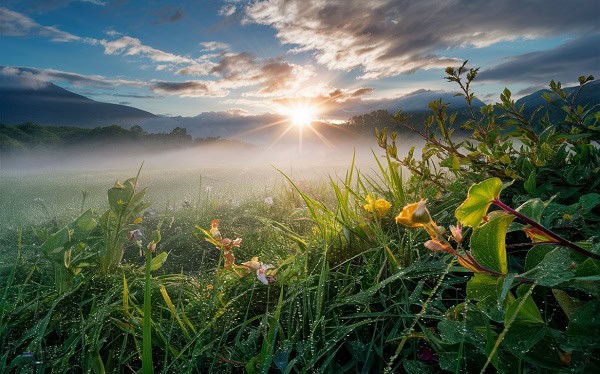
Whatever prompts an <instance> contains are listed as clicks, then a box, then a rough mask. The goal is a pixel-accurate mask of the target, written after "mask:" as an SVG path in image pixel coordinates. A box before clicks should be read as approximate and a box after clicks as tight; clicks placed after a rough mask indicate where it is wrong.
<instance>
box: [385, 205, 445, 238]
mask: <svg viewBox="0 0 600 374" xmlns="http://www.w3.org/2000/svg"><path fill="white" fill-rule="evenodd" d="M396 223H399V224H401V225H404V226H407V227H423V228H425V230H427V232H428V233H429V235H430V236H431V239H433V240H436V239H437V238H438V235H443V234H444V232H445V230H443V229H442V228H440V227H438V225H436V224H435V222H433V219H431V214H429V211H428V210H427V206H426V205H425V200H424V199H421V201H419V202H418V203H413V204H409V205H407V206H405V207H404V208H403V209H402V212H400V214H399V215H398V216H396Z"/></svg>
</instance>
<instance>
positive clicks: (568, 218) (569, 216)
mask: <svg viewBox="0 0 600 374" xmlns="http://www.w3.org/2000/svg"><path fill="white" fill-rule="evenodd" d="M563 219H564V220H566V221H570V220H572V219H573V216H572V215H571V214H569V213H565V214H563Z"/></svg>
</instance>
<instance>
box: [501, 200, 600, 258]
mask: <svg viewBox="0 0 600 374" xmlns="http://www.w3.org/2000/svg"><path fill="white" fill-rule="evenodd" d="M492 203H494V204H495V205H497V206H498V207H499V208H501V209H502V210H504V211H506V212H508V213H510V214H512V215H513V216H515V217H517V218H518V219H520V220H521V221H523V222H525V223H527V224H528V225H529V226H531V227H534V228H536V229H538V230H540V231H541V232H543V233H544V234H546V235H547V236H548V237H549V238H551V239H553V240H554V242H555V243H556V244H558V245H562V246H563V247H567V248H569V249H571V250H573V251H575V252H577V253H579V254H581V255H584V256H586V257H591V258H593V259H596V260H600V254H597V253H593V252H590V251H588V250H585V249H583V248H581V247H580V246H578V245H577V244H575V243H573V242H570V241H568V240H567V239H565V238H563V237H562V236H560V235H558V234H556V233H554V232H552V231H550V230H548V229H547V228H545V227H544V226H542V225H540V224H539V223H537V222H536V221H534V220H533V219H531V218H529V217H527V216H526V215H524V214H522V213H520V212H518V211H516V210H514V209H513V208H511V207H509V206H508V205H506V204H504V203H503V202H502V201H500V199H498V198H495V199H494V200H492ZM533 244H535V243H533Z"/></svg>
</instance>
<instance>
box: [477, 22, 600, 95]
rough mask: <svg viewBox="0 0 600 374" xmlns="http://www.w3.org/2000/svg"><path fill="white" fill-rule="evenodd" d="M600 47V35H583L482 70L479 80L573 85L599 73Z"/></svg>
mask: <svg viewBox="0 0 600 374" xmlns="http://www.w3.org/2000/svg"><path fill="white" fill-rule="evenodd" d="M599 23H600V22H599ZM599 46H600V33H599V34H595V35H588V36H583V37H580V38H577V39H574V40H570V41H568V42H566V43H564V44H562V45H560V46H558V47H556V48H554V49H550V50H547V51H539V52H531V53H525V54H522V55H518V56H514V57H511V58H509V59H508V60H507V61H506V62H503V63H501V64H499V65H496V66H494V67H491V68H489V69H486V70H484V71H482V72H481V73H480V75H479V79H480V80H489V81H502V82H529V83H547V82H549V81H550V80H551V79H554V80H562V81H563V82H574V81H577V77H579V76H580V75H584V74H585V75H587V74H594V75H597V74H598V73H600V49H599V48H600V47H599ZM538 86H539V85H538Z"/></svg>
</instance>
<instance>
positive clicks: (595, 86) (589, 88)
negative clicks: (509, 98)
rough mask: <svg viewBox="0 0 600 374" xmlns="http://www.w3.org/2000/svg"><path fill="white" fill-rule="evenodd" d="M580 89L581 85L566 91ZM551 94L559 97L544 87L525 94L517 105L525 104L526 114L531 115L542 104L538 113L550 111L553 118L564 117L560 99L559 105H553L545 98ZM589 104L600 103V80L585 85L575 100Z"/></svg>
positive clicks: (542, 113)
mask: <svg viewBox="0 0 600 374" xmlns="http://www.w3.org/2000/svg"><path fill="white" fill-rule="evenodd" d="M578 89H579V86H576V87H567V88H564V90H565V92H566V93H567V94H568V95H570V94H573V93H574V92H575V91H576V90H578ZM545 93H546V94H548V95H550V97H551V98H553V99H554V98H558V97H557V96H556V95H555V94H554V93H552V91H550V90H549V89H543V90H539V91H535V92H534V93H532V94H529V95H527V96H523V97H522V98H520V99H519V100H517V101H516V103H515V104H516V105H517V107H519V106H521V105H525V109H524V112H525V115H526V116H529V115H531V113H533V111H534V110H535V109H536V108H538V107H540V106H542V107H543V108H542V110H540V111H539V113H538V115H544V114H545V113H546V112H548V114H549V116H550V119H551V120H561V119H563V118H564V116H565V113H564V112H563V111H562V109H561V108H560V107H561V106H562V105H563V104H562V102H560V101H557V104H559V105H552V104H550V103H548V102H547V101H546V100H545V99H544V98H543V95H544V94H545ZM585 104H587V105H588V108H591V107H592V106H594V105H599V104H600V80H597V81H592V82H589V83H587V84H586V85H584V86H583V88H582V89H581V91H580V92H579V94H578V95H577V100H576V101H575V105H585Z"/></svg>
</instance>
